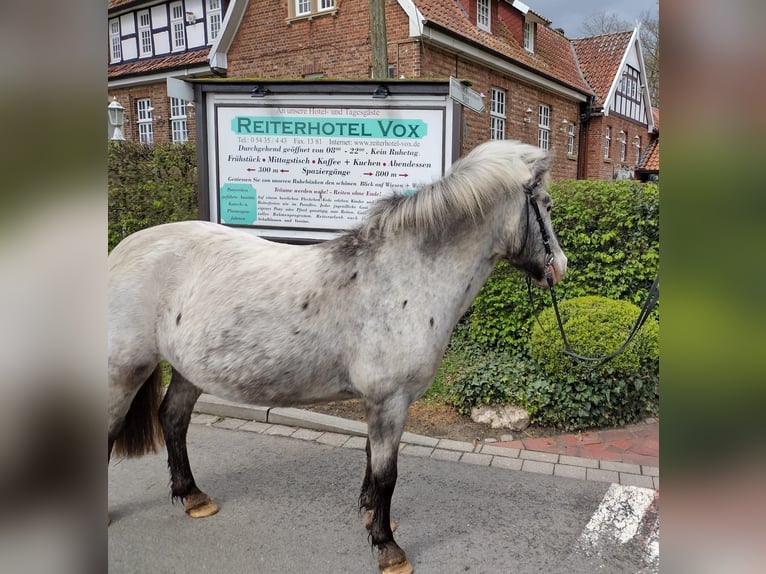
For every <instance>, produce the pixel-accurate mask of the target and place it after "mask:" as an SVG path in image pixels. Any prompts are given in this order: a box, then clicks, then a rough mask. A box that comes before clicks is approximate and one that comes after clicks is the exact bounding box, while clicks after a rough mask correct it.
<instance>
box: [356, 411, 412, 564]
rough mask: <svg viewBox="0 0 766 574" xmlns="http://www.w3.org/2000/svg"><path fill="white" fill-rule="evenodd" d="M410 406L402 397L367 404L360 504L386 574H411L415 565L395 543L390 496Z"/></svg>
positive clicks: (379, 562) (394, 482)
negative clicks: (366, 431) (365, 511)
mask: <svg viewBox="0 0 766 574" xmlns="http://www.w3.org/2000/svg"><path fill="white" fill-rule="evenodd" d="M408 407H409V404H408V403H407V402H406V401H405V400H403V399H402V398H401V397H396V398H392V399H389V400H386V401H384V402H382V403H372V402H369V401H368V405H367V425H368V449H367V472H366V473H365V479H364V483H363V484H362V494H361V496H360V498H359V502H360V505H361V506H362V507H363V508H365V509H367V511H368V513H367V517H368V524H367V528H368V530H369V532H370V540H371V542H372V544H373V546H375V547H376V548H377V549H378V552H379V554H378V566H379V567H380V570H381V572H382V573H383V574H410V573H411V572H412V566H411V565H410V563H409V561H408V560H407V556H406V555H405V554H404V551H403V550H402V549H401V548H400V547H399V545H398V544H397V543H396V542H395V541H394V534H393V531H392V522H391V497H392V496H393V494H394V488H395V487H396V478H397V457H398V453H399V440H400V439H401V437H402V432H403V430H404V423H405V421H406V420H407V409H408Z"/></svg>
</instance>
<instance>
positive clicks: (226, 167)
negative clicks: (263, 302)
mask: <svg viewBox="0 0 766 574" xmlns="http://www.w3.org/2000/svg"><path fill="white" fill-rule="evenodd" d="M314 85H316V83H315V84H314ZM376 85H377V84H376ZM250 87H251V88H252V85H251V86H250ZM374 87H375V86H371V87H370V88H369V91H367V90H366V93H364V95H360V94H353V93H350V94H337V93H334V94H322V93H317V92H313V93H311V94H300V93H287V94H279V93H278V91H277V89H276V88H273V87H270V88H269V89H268V90H267V91H266V93H267V95H266V96H263V97H258V98H254V97H251V95H250V90H249V89H248V91H246V92H245V93H244V94H239V95H237V94H232V93H219V94H216V93H214V92H208V93H206V94H205V97H204V100H205V101H204V106H202V107H200V106H198V107H197V109H204V110H205V115H206V122H204V123H205V124H206V133H205V137H204V139H205V140H206V144H205V147H207V162H206V163H207V169H206V171H207V184H208V186H207V187H208V200H209V218H210V220H211V221H215V222H217V223H222V224H225V225H230V226H236V227H242V228H245V229H248V230H250V231H251V232H253V233H255V234H257V235H261V236H266V237H269V238H274V239H286V240H289V239H295V240H321V239H328V238H331V237H334V236H337V235H338V234H340V233H341V232H343V231H345V230H347V229H351V228H352V227H354V226H356V225H358V224H359V223H360V222H361V221H362V219H363V218H364V217H365V214H366V212H367V210H368V209H369V207H370V206H371V205H372V204H373V203H374V202H375V201H377V200H379V199H380V198H382V197H385V196H387V195H391V194H393V193H400V194H405V195H406V194H408V193H414V192H415V190H416V189H417V186H418V185H421V184H427V183H429V182H432V181H434V180H436V179H438V178H440V177H441V176H442V175H443V174H444V172H445V169H446V168H447V167H449V165H451V163H452V157H453V147H454V146H453V141H452V124H453V121H454V118H453V108H452V106H451V105H450V104H451V101H450V99H449V97H448V94H447V93H446V92H447V90H446V89H444V88H445V87H446V86H442V87H441V88H442V89H441V90H440V92H441V93H439V94H436V95H433V94H431V95H429V94H402V95H401V96H397V95H389V96H388V97H387V98H385V99H378V98H373V97H372V96H371V93H372V89H373V88H374ZM333 91H337V86H336V90H333ZM259 93H260V92H259Z"/></svg>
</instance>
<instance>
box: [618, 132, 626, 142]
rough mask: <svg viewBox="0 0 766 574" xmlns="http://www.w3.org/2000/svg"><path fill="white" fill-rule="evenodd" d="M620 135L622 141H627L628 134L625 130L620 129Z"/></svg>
mask: <svg viewBox="0 0 766 574" xmlns="http://www.w3.org/2000/svg"><path fill="white" fill-rule="evenodd" d="M619 135H620V138H619V139H620V143H625V136H626V135H627V134H626V133H625V130H620V134H619Z"/></svg>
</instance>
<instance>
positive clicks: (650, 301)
mask: <svg viewBox="0 0 766 574" xmlns="http://www.w3.org/2000/svg"><path fill="white" fill-rule="evenodd" d="M539 184H540V180H539V178H538V179H535V180H534V181H532V183H530V184H527V185H526V186H524V193H526V194H527V197H528V198H529V204H531V205H532V209H533V211H534V212H535V218H536V219H537V224H538V225H539V226H540V236H541V237H542V240H543V247H544V248H545V280H546V282H547V283H548V290H549V291H550V293H551V301H552V302H553V310H554V312H555V314H556V323H557V325H558V328H559V333H560V334H561V340H562V341H563V342H564V354H565V355H568V356H570V357H572V358H573V359H574V360H575V361H577V362H578V363H594V364H599V363H606V362H607V361H609V360H611V359H613V358H615V357H616V356H617V355H619V354H620V353H622V352H623V351H624V350H625V348H626V347H627V346H628V345H629V344H630V342H631V341H632V340H633V337H635V336H636V333H638V331H639V330H640V329H641V327H643V325H644V323H645V322H646V319H647V318H648V317H649V315H650V314H651V312H652V310H653V309H654V307H655V306H656V305H657V301H658V300H659V298H660V291H659V282H660V275H659V273H658V274H657V276H656V277H655V278H654V282H653V283H652V286H651V287H650V288H649V293H648V294H647V296H646V301H645V302H644V305H643V307H642V308H641V312H640V313H639V314H638V317H637V318H636V322H635V323H634V325H633V328H632V329H631V330H630V333H629V334H628V338H627V339H626V340H625V342H624V343H623V344H622V345H620V346H619V347H617V349H615V350H614V351H612V352H611V353H609V354H608V355H604V356H602V357H585V356H583V355H579V354H577V353H575V352H574V351H573V350H572V347H570V346H569V341H568V340H567V335H566V333H565V332H564V324H563V323H562V321H561V314H560V313H559V306H558V302H557V300H556V292H555V291H554V289H553V272H552V270H551V267H552V265H553V251H552V250H551V242H550V236H549V235H548V232H547V231H546V229H545V223H544V222H543V216H542V214H541V213H540V207H539V206H538V205H537V200H536V199H535V196H534V195H533V193H532V192H533V191H534V189H535V188H536V187H537V186H538V185H539ZM527 292H528V294H529V302H530V305H532V306H534V302H533V300H532V280H531V278H530V277H529V275H527ZM535 319H536V320H537V324H538V325H540V328H541V329H542V330H543V332H544V333H546V334H548V331H546V329H545V327H543V325H542V323H540V318H539V316H538V315H537V314H536V315H535Z"/></svg>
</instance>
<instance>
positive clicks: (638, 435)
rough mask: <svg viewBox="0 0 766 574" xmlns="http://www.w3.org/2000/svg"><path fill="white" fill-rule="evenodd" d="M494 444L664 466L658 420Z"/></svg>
mask: <svg viewBox="0 0 766 574" xmlns="http://www.w3.org/2000/svg"><path fill="white" fill-rule="evenodd" d="M492 444H493V445H494V446H496V447H507V448H517V449H520V450H528V451H534V452H546V453H550V454H558V455H564V456H574V457H580V458H586V459H596V460H603V461H611V462H624V463H630V464H637V465H644V466H651V467H659V464H660V424H659V423H658V422H657V421H655V420H650V421H649V422H647V423H644V424H640V425H631V426H627V427H625V428H621V429H609V430H602V431H589V432H582V433H570V434H562V435H559V436H554V437H545V438H522V439H518V440H512V441H504V442H494V443H492Z"/></svg>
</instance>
